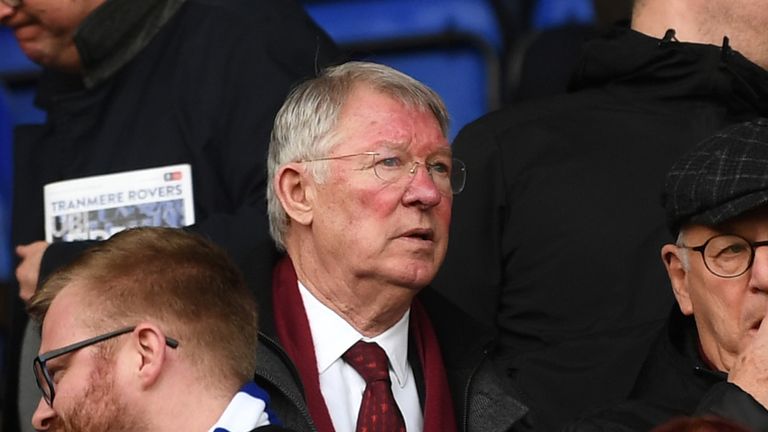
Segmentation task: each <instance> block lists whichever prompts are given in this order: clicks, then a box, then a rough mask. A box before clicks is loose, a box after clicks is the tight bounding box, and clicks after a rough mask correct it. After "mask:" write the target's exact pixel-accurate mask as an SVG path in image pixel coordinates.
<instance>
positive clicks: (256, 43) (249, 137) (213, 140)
mask: <svg viewBox="0 0 768 432" xmlns="http://www.w3.org/2000/svg"><path fill="white" fill-rule="evenodd" d="M75 41H76V43H77V47H78V50H79V52H80V53H81V57H82V59H83V68H84V71H83V76H80V75H78V76H68V75H63V74H61V73H57V72H54V71H46V72H45V74H44V76H43V77H42V80H41V83H40V90H39V93H38V97H37V103H38V105H39V106H40V107H41V108H43V109H44V110H45V111H46V112H47V115H48V118H47V122H46V123H45V124H44V125H42V126H34V127H22V128H20V129H19V130H18V131H17V134H16V142H15V168H16V169H15V180H14V185H15V192H14V209H13V211H14V215H13V225H14V226H13V241H14V244H22V243H28V242H31V241H35V240H42V239H44V231H43V226H44V225H43V194H42V192H43V185H45V184H47V183H50V182H53V181H58V180H64V179H73V178H79V177H83V176H90V175H96V174H106V173H116V172H121V171H126V170H133V169H139V168H149V167H157V166H163V165H169V164H178V163H189V164H190V165H191V166H192V180H193V189H194V200H195V216H196V220H197V224H196V225H195V226H194V227H193V228H192V229H194V230H196V231H199V232H201V233H203V234H204V235H205V236H207V237H209V238H211V239H212V240H214V241H215V242H216V243H218V244H219V245H221V246H223V247H224V248H226V249H227V251H228V252H229V253H230V254H231V255H232V257H233V258H234V259H235V261H236V262H237V263H238V264H239V265H240V267H241V268H242V269H243V271H244V272H245V273H246V277H247V279H248V282H249V284H250V285H251V286H255V285H260V284H264V283H266V284H268V283H269V280H270V277H271V269H272V264H273V259H274V255H275V252H274V246H273V243H272V240H271V238H270V236H269V229H268V222H267V217H266V194H265V190H266V177H267V168H266V154H267V148H268V144H269V135H270V131H271V129H272V123H273V120H274V116H275V113H276V112H277V110H278V109H279V107H280V106H281V104H282V102H283V101H284V99H285V96H286V95H287V93H288V91H289V89H290V88H291V86H292V85H293V84H295V83H296V82H297V81H299V80H302V79H304V78H309V77H312V76H313V75H314V74H315V72H316V71H317V70H318V69H319V68H321V67H322V66H323V65H325V64H326V63H328V62H329V60H330V59H331V57H335V56H336V51H335V47H334V45H333V43H332V42H331V41H330V39H329V38H328V37H327V35H326V34H325V33H324V32H323V31H322V30H320V29H319V28H318V27H317V26H316V25H315V24H314V23H313V22H312V21H311V20H310V19H309V17H308V16H307V15H306V13H305V12H304V10H303V9H302V8H301V6H299V5H298V4H297V3H295V2H294V1H293V0H274V1H271V0H186V1H184V0H110V1H108V2H105V3H104V4H103V5H102V6H100V7H99V8H98V9H96V10H95V11H94V12H93V13H92V14H91V15H90V16H88V17H87V18H86V20H85V21H84V22H83V23H82V25H81V27H80V28H79V29H78V32H77V34H76V36H75ZM81 249H82V244H81V243H80V242H76V243H75V244H63V243H59V244H54V245H52V246H51V247H49V248H48V251H47V252H46V254H45V256H44V259H43V267H44V270H45V269H53V268H55V267H57V266H59V265H61V264H62V263H65V262H67V261H68V260H69V259H70V258H71V257H72V255H73V253H75V252H79V251H80V250H81ZM15 312H16V315H17V317H16V318H17V322H16V323H15V324H14V328H16V329H20V328H23V325H22V323H23V322H22V321H21V320H23V313H22V312H21V305H18V306H17V307H16V310H15ZM11 351H15V350H14V349H11ZM16 366H17V365H16V361H15V360H14V361H12V362H11V364H9V367H10V368H11V370H15V368H16ZM22 367H23V369H22V371H24V372H25V373H26V372H27V371H29V370H30V369H29V366H28V365H23V366H22ZM11 384H12V385H11V386H10V387H11V388H10V394H11V395H13V394H15V391H14V387H15V386H14V385H13V384H14V383H11ZM10 397H12V398H13V399H12V400H9V401H8V402H9V404H11V405H10V406H9V409H7V410H4V417H9V418H10V417H11V414H12V413H15V412H16V410H15V408H13V405H12V404H13V403H14V402H15V397H13V396H10ZM14 417H15V416H14ZM25 421H26V420H25ZM16 429H17V428H16V427H14V426H11V425H9V426H8V428H7V429H6V428H4V429H3V430H5V431H8V432H13V431H15V430H16Z"/></svg>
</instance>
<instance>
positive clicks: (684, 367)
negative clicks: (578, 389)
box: [565, 308, 768, 432]
mask: <svg viewBox="0 0 768 432" xmlns="http://www.w3.org/2000/svg"><path fill="white" fill-rule="evenodd" d="M726 378H727V376H726V374H725V373H723V372H720V371H716V370H712V369H710V368H709V367H708V366H707V365H706V364H705V362H704V361H703V360H702V359H701V355H700V354H699V336H698V332H697V330H696V323H695V321H694V319H693V318H692V317H685V316H683V315H682V314H681V313H680V311H679V310H678V309H677V308H675V309H674V311H673V312H672V314H671V317H670V319H669V323H668V324H667V327H666V328H664V330H663V331H662V332H661V333H660V334H659V338H658V339H657V340H656V342H655V343H654V345H653V349H652V350H651V352H650V353H649V355H648V358H647V359H646V360H645V364H644V365H643V369H642V371H641V372H640V375H638V377H637V381H636V383H635V387H634V389H633V390H632V394H631V395H630V398H629V401H628V402H625V403H622V404H621V405H618V406H616V407H613V408H610V409H606V410H601V411H598V412H596V413H594V414H592V415H589V416H586V417H585V418H584V419H581V420H580V421H579V422H577V423H575V424H573V425H571V426H569V427H567V428H566V429H565V431H568V432H576V431H579V432H589V431H594V432H597V431H616V432H619V431H622V432H623V431H643V432H645V431H648V430H650V429H652V428H653V427H654V426H658V425H660V424H663V423H665V422H667V421H668V420H670V419H672V418H674V417H679V416H691V415H707V414H711V415H717V416H719V417H723V418H726V419H729V420H733V421H735V422H737V423H739V424H741V425H743V426H745V427H747V428H749V430H752V431H756V432H757V431H768V411H766V409H765V408H764V407H763V406H762V405H760V404H759V403H758V402H757V401H756V400H754V399H753V398H752V396H750V395H749V394H747V393H745V392H744V391H742V390H741V389H740V388H739V387H737V386H736V385H733V384H730V383H728V382H727V381H726Z"/></svg>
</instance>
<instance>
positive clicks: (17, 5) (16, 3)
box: [0, 0, 21, 8]
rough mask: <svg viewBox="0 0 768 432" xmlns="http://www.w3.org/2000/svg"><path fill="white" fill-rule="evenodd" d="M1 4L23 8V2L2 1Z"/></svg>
mask: <svg viewBox="0 0 768 432" xmlns="http://www.w3.org/2000/svg"><path fill="white" fill-rule="evenodd" d="M0 3H2V4H4V5H6V6H8V7H12V8H17V7H19V6H21V0H0Z"/></svg>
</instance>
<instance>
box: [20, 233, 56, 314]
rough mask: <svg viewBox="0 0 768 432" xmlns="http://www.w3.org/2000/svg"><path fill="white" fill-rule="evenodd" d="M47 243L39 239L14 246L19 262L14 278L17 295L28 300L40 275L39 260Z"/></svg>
mask: <svg viewBox="0 0 768 432" xmlns="http://www.w3.org/2000/svg"><path fill="white" fill-rule="evenodd" d="M46 249H48V243H46V242H44V241H42V240H40V241H36V242H34V243H30V244H26V245H20V246H16V255H18V256H19V258H21V263H20V264H19V266H18V267H16V279H17V280H18V281H19V297H21V299H22V300H24V303H26V302H28V301H29V299H30V298H31V297H32V294H34V293H35V290H36V289H37V279H38V276H39V275H40V261H42V259H43V254H44V253H45V250H46Z"/></svg>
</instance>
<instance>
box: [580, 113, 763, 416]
mask: <svg viewBox="0 0 768 432" xmlns="http://www.w3.org/2000/svg"><path fill="white" fill-rule="evenodd" d="M664 202H665V206H666V210H667V222H668V225H669V227H670V229H671V230H672V232H673V234H675V235H677V241H676V243H675V244H667V245H664V246H663V247H662V249H661V257H662V259H663V261H664V265H665V266H666V269H667V274H668V275H669V279H670V281H671V283H672V288H673V291H674V295H675V298H676V299H677V306H678V307H677V308H675V309H674V310H673V311H672V313H671V315H670V318H669V321H668V323H667V326H666V328H665V330H664V331H663V332H662V333H661V334H660V336H659V339H658V340H657V341H656V344H655V346H654V347H653V349H652V350H651V352H650V355H649V356H648V358H647V359H646V361H645V364H644V366H643V369H642V370H641V372H640V374H639V376H638V378H637V380H636V383H635V387H634V389H633V391H632V394H631V397H630V401H628V402H626V403H624V404H622V405H620V406H618V407H614V408H612V409H610V410H606V411H603V412H601V413H599V414H597V415H596V416H593V417H590V418H588V419H584V420H582V421H581V422H579V423H578V424H577V425H575V426H573V427H572V428H570V430H579V431H585V430H589V431H594V430H621V431H626V430H642V431H647V430H650V429H651V428H652V427H653V426H656V425H659V424H661V423H664V422H665V421H667V420H669V419H671V418H673V417H677V416H683V415H696V416H698V415H715V416H718V417H723V418H727V419H730V420H733V421H736V422H738V423H740V424H742V425H743V426H745V427H747V428H749V429H750V430H755V431H765V430H768V411H766V407H768V323H764V322H763V319H764V318H765V316H766V312H767V311H768V247H762V246H768V119H764V118H761V119H757V120H754V121H752V122H748V123H742V124H739V125H736V126H733V127H731V128H728V129H725V130H723V131H722V132H720V133H718V134H716V135H714V136H713V137H711V138H708V139H707V140H705V141H703V142H702V143H700V144H699V145H698V146H697V147H695V148H694V149H693V151H692V152H690V153H688V154H687V155H686V156H684V157H683V158H682V159H680V160H679V161H678V162H677V163H676V164H675V165H674V166H673V167H672V170H671V171H670V172H669V174H668V175H667V181H666V186H665V192H664Z"/></svg>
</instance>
